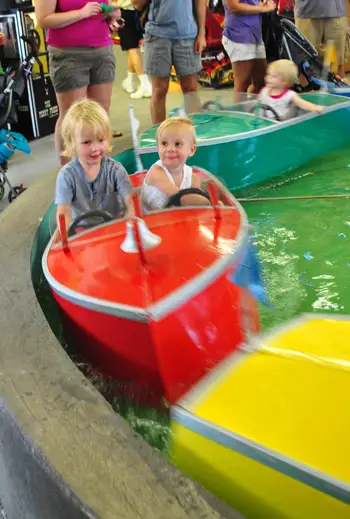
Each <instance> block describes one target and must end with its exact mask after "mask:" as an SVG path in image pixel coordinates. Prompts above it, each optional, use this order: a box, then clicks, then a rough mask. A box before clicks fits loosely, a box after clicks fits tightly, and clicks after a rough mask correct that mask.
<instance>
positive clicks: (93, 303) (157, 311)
mask: <svg viewBox="0 0 350 519" xmlns="http://www.w3.org/2000/svg"><path fill="white" fill-rule="evenodd" d="M198 169H200V168H198ZM204 171H205V170H204ZM207 173H209V172H207ZM209 175H210V179H211V180H213V181H214V182H215V183H216V184H218V185H219V186H220V189H221V190H222V192H223V193H225V194H226V196H229V197H230V198H231V200H232V201H233V202H234V206H232V207H227V208H226V209H228V210H234V209H235V210H238V212H239V214H240V227H239V231H238V233H237V236H236V239H235V240H234V244H233V246H232V248H231V249H230V250H228V251H227V252H226V253H225V254H224V255H223V256H222V257H220V258H219V259H217V260H216V261H214V262H213V264H212V265H210V267H208V268H207V269H205V270H204V271H202V272H200V273H198V274H197V275H196V276H194V277H193V278H192V279H190V280H188V281H187V282H186V283H184V284H183V285H181V286H180V287H178V288H177V289H176V290H174V291H173V292H172V293H171V294H169V295H167V296H165V297H163V298H162V299H160V300H159V301H157V302H156V303H154V304H151V305H150V306H149V307H148V308H146V309H144V308H140V307H137V306H129V305H125V304H121V303H114V302H113V303H112V302H110V301H107V300H104V299H100V298H96V297H93V296H87V295H85V294H81V293H80V292H78V291H76V290H73V289H71V288H68V287H66V286H65V285H63V284H62V283H60V282H58V281H57V280H56V279H55V278H54V277H53V275H52V274H51V272H50V270H49V267H48V255H49V252H50V250H51V248H52V244H53V241H54V239H55V237H56V232H57V231H56V232H55V234H54V235H53V236H52V238H51V239H50V241H49V243H48V244H47V246H46V248H45V251H44V254H43V257H42V269H43V273H44V276H45V278H46V280H47V282H48V283H49V285H50V286H51V288H52V290H54V292H56V293H57V294H58V295H59V296H60V297H62V298H63V299H65V300H67V301H69V302H71V303H73V304H76V305H78V306H81V307H83V308H88V309H90V310H94V311H97V312H100V313H104V314H108V315H114V316H117V317H122V318H124V319H128V320H133V321H139V322H146V323H147V322H149V321H160V320H161V319H163V318H165V317H166V316H167V315H169V314H170V313H171V312H173V311H174V310H176V309H177V308H179V307H180V306H181V305H183V304H185V303H186V302H187V301H188V300H189V299H190V298H191V297H194V296H197V295H198V294H199V293H200V292H202V291H203V290H204V289H205V288H207V287H208V286H209V285H210V284H211V283H213V282H214V281H215V280H216V279H217V278H218V277H219V276H220V275H221V274H222V273H223V272H224V271H225V270H227V268H228V267H229V266H230V265H234V264H235V263H236V262H237V261H238V260H239V258H240V256H241V252H242V250H243V249H244V247H245V245H246V244H247V242H248V239H249V230H250V226H249V224H248V218H247V215H246V213H245V211H244V209H243V207H242V206H241V204H240V203H239V202H238V200H237V199H236V198H235V197H234V196H233V195H232V194H231V193H230V191H229V190H228V189H227V188H226V187H225V186H224V185H223V184H222V182H220V180H219V179H217V178H216V177H215V176H214V175H212V174H211V173H209ZM192 208H193V209H194V208H195V209H198V206H193V207H192ZM188 209H191V207H190V206H187V207H180V208H176V211H178V210H188ZM201 209H203V210H207V211H212V210H213V208H212V207H211V206H203V207H201ZM222 209H225V207H223V208H222ZM168 211H169V209H164V210H162V211H157V213H161V212H168ZM150 214H152V213H150ZM123 220H124V221H126V219H123ZM123 220H121V221H123ZM113 223H114V221H112V222H107V223H104V224H101V225H100V226H95V227H93V228H92V229H88V230H87V231H84V233H80V234H79V237H80V236H82V234H88V233H89V232H91V231H95V230H96V229H98V228H100V227H107V226H108V225H112V224H113ZM74 239H76V237H71V238H69V239H68V243H69V242H70V241H71V240H74Z"/></svg>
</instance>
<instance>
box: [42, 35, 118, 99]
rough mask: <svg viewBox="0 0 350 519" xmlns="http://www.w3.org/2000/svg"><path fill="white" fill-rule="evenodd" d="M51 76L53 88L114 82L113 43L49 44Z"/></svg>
mask: <svg viewBox="0 0 350 519" xmlns="http://www.w3.org/2000/svg"><path fill="white" fill-rule="evenodd" d="M49 60H50V76H51V80H52V83H53V86H54V88H55V90H56V92H69V91H70V90H75V89H77V88H82V87H86V86H89V85H98V84H100V83H113V81H114V76H115V56H114V52H113V45H107V46H105V47H49Z"/></svg>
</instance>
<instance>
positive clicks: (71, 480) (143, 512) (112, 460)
mask: <svg viewBox="0 0 350 519" xmlns="http://www.w3.org/2000/svg"><path fill="white" fill-rule="evenodd" d="M54 182H55V174H50V175H48V176H47V177H46V178H44V179H42V180H41V181H39V182H38V183H36V184H34V185H33V186H31V187H30V188H29V189H28V190H27V191H26V192H25V193H24V194H23V195H22V196H21V197H20V198H19V199H18V200H17V201H16V202H15V203H13V204H12V205H11V206H9V208H7V209H6V210H5V211H4V212H3V213H1V215H0V239H1V252H0V258H1V271H0V286H1V288H2V297H1V300H0V301H1V302H0V330H1V342H0V501H1V502H2V504H3V506H4V509H5V512H6V514H7V516H8V519H22V518H23V519H24V518H25V519H34V518H35V519H44V518H45V519H46V518H47V517H50V519H56V518H57V519H58V518H60V519H61V518H66V517H69V518H70V519H75V518H79V519H80V518H85V517H89V518H101V519H117V518H122V517H123V518H130V519H134V518H136V517H142V518H143V519H148V518H152V519H158V518H159V519H160V518H162V519H163V518H164V517H165V516H166V517H169V518H171V519H172V518H174V519H175V518H176V519H180V518H193V519H194V518H196V519H197V518H199V517H200V518H202V519H206V518H213V519H214V518H220V517H225V518H227V519H230V518H237V517H238V514H236V513H235V512H234V511H232V510H231V509H229V508H228V507H226V506H225V505H223V504H222V503H220V502H219V501H217V500H216V499H215V498H213V497H212V496H211V495H209V494H207V493H206V492H205V491H203V490H202V489H200V488H199V487H198V486H197V485H196V484H194V483H193V482H192V481H191V480H190V479H188V478H187V477H186V476H184V475H183V474H182V473H181V472H179V471H178V470H177V469H175V468H174V467H173V466H172V465H171V464H170V463H169V462H168V461H167V460H165V459H164V458H163V457H162V456H160V455H159V454H158V453H157V452H155V451H154V450H152V448H151V447H150V446H149V445H147V444H146V443H145V442H144V441H143V440H142V439H141V438H140V437H139V436H138V435H137V434H136V433H135V432H134V431H133V429H131V427H130V426H129V425H128V424H127V423H126V422H125V421H124V420H123V419H122V418H121V417H120V416H118V415H117V414H116V413H115V412H114V411H113V410H112V408H111V406H110V405H109V404H108V403H107V402H106V401H105V400H104V399H103V397H102V396H101V395H100V394H99V393H98V392H97V391H96V389H95V388H94V387H93V386H92V385H91V384H90V383H89V382H88V381H87V380H86V379H85V378H84V376H83V375H82V373H81V372H80V371H79V370H78V369H77V368H76V366H75V365H74V364H73V363H72V361H71V360H70V359H69V357H68V356H67V354H66V353H65V352H64V350H63V349H62V348H61V346H60V344H59V343H58V341H57V339H56V338H55V336H54V335H53V333H52V331H51V329H50V327H49V325H48V323H47V321H46V320H45V317H44V315H43V313H42V311H41V308H40V306H39V304H38V302H37V299H36V296H35V293H34V289H33V286H32V281H31V272H30V254H31V249H32V245H33V240H34V236H35V233H36V231H37V227H38V225H39V223H40V219H41V217H42V215H43V214H44V213H45V212H46V211H47V209H48V207H49V205H50V203H51V199H52V193H53V190H54Z"/></svg>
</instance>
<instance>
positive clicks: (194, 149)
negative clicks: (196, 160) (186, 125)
mask: <svg viewBox="0 0 350 519" xmlns="http://www.w3.org/2000/svg"><path fill="white" fill-rule="evenodd" d="M196 149H197V144H192V148H191V154H190V157H192V155H194V154H195V153H196Z"/></svg>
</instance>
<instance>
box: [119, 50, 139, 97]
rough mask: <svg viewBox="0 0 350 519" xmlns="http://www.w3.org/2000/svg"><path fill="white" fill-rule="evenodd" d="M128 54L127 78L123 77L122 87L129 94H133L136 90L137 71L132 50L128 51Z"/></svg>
mask: <svg viewBox="0 0 350 519" xmlns="http://www.w3.org/2000/svg"><path fill="white" fill-rule="evenodd" d="M127 56H128V73H127V76H126V78H125V79H123V82H122V87H123V88H124V90H125V91H126V92H127V93H128V94H132V93H133V92H135V79H136V72H135V68H134V64H133V59H132V55H131V54H130V51H129V50H128V51H127Z"/></svg>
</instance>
